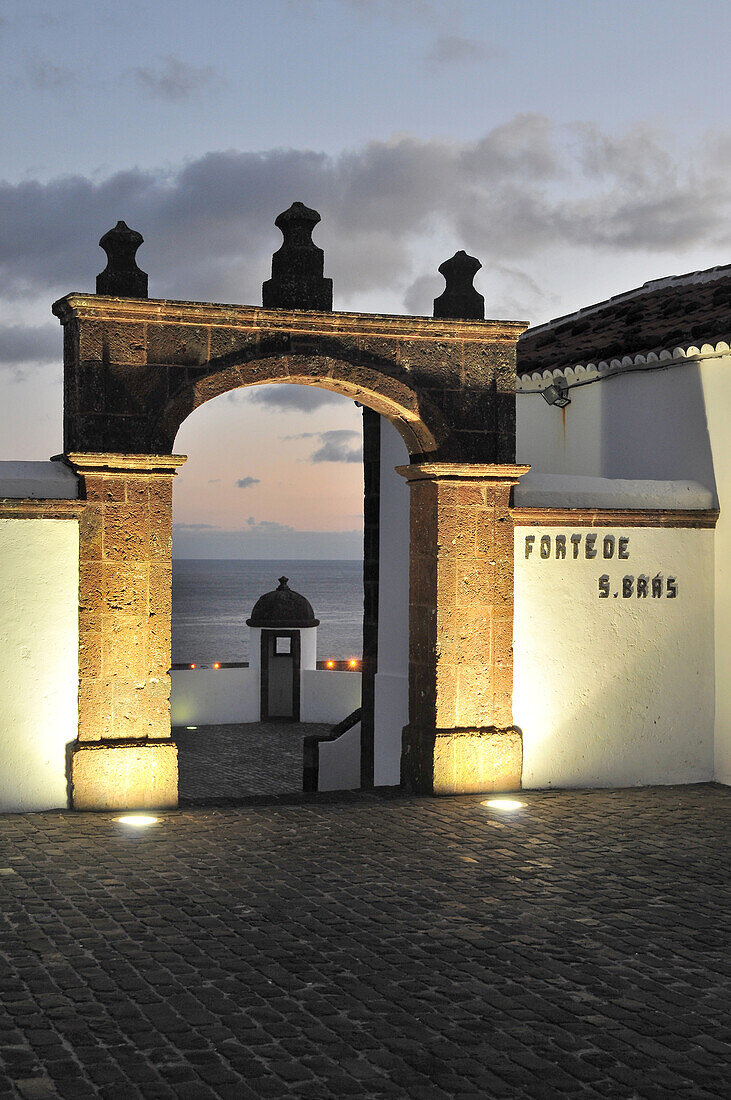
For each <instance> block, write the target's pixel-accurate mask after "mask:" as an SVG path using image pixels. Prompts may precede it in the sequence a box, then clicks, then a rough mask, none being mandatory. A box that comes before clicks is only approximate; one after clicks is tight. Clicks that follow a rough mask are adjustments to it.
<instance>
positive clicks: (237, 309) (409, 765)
mask: <svg viewBox="0 0 731 1100" xmlns="http://www.w3.org/2000/svg"><path fill="white" fill-rule="evenodd" d="M53 308H54V313H55V314H56V316H57V317H59V319H60V320H61V322H62V324H63V326H64V371H65V382H64V386H65V389H64V393H65V399H64V446H65V453H66V455H67V457H68V459H69V461H70V462H71V463H72V465H73V466H74V468H75V469H76V470H77V472H78V473H79V474H80V475H81V476H82V477H83V479H84V484H85V495H86V500H87V509H86V511H85V513H84V516H83V518H82V524H81V585H80V591H81V612H80V629H81V636H82V640H81V650H80V652H81V672H80V691H79V745H80V746H81V745H87V744H90V743H92V742H93V743H96V744H97V745H101V746H102V747H103V749H104V750H105V751H106V752H107V753H113V752H114V751H115V749H114V745H115V744H116V745H117V746H121V745H131V744H138V743H144V744H145V745H147V746H150V747H151V748H152V749H154V747H155V745H156V744H157V743H159V750H160V752H162V751H164V750H165V749H166V745H165V744H163V743H165V742H167V741H168V738H169V734H170V727H169V681H168V674H167V673H168V668H169V663H170V648H169V647H170V637H169V625H170V622H169V621H170V574H171V565H170V554H171V550H170V544H171V534H170V532H171V509H172V497H171V493H172V477H173V475H174V473H175V469H176V467H177V466H178V465H179V464H180V462H181V461H183V460H182V459H180V458H176V457H175V456H174V455H171V453H170V452H171V450H172V446H173V442H174V440H175V437H176V434H177V432H178V429H179V427H180V425H181V423H182V422H183V420H184V419H185V418H186V417H187V416H188V415H189V414H190V413H191V412H192V411H193V410H194V409H196V408H197V407H199V406H200V405H202V404H203V403H204V402H206V401H208V400H210V399H211V398H213V397H217V396H219V395H220V394H222V393H226V392H227V391H229V390H232V389H236V388H238V387H240V386H246V385H255V384H262V383H265V382H288V383H296V384H301V385H316V386H322V387H324V388H326V389H330V390H333V391H335V392H337V393H341V394H343V395H345V396H347V397H350V398H352V399H353V400H356V401H358V402H360V403H361V404H363V405H365V406H367V407H368V409H370V410H373V411H374V412H376V413H379V414H380V415H382V416H384V417H386V418H387V419H388V420H390V421H391V422H392V423H393V424H394V426H395V428H396V429H397V431H398V432H399V433H400V435H401V437H402V438H403V440H404V442H405V443H406V446H407V449H408V451H409V457H410V460H411V463H412V465H411V466H409V467H408V472H407V475H406V476H407V477H408V478H409V481H410V484H411V486H412V508H411V516H412V521H411V522H412V530H411V552H410V553H411V612H410V624H411V625H410V630H411V635H412V637H411V658H410V661H411V670H410V683H411V691H410V719H409V726H408V727H407V734H406V736H405V759H404V777H405V778H406V781H407V783H408V785H409V786H410V787H411V788H412V789H414V790H418V791H424V792H429V793H440V794H446V793H455V792H460V791H472V790H476V789H483V790H499V789H509V788H513V787H515V786H518V785H519V783H520V737H519V735H517V734H516V733H515V731H512V729H511V721H512V718H511V682H512V681H511V677H512V654H511V639H512V633H511V632H512V593H513V580H512V577H513V574H512V569H513V565H512V537H513V530H512V521H511V517H510V511H509V507H508V506H509V497H510V489H511V487H512V485H513V484H515V482H516V481H517V479H518V478H519V477H520V475H521V473H522V472H524V470H525V467H516V466H515V465H513V463H514V460H515V348H516V343H517V339H518V336H519V334H520V333H521V332H522V331H523V330H524V328H525V327H526V326H525V325H524V324H522V323H520V322H512V321H506V322H503V321H483V320H479V319H471V320H460V319H452V318H440V319H429V318H423V317H389V316H379V315H377V314H354V313H332V312H317V311H314V310H307V309H300V308H298V309H293V308H286V309H285V308H277V309H259V308H257V307H253V306H225V305H215V304H212V303H195V302H166V301H157V300H154V299H132V298H113V297H105V296H102V295H82V294H72V295H70V296H68V297H66V298H64V299H62V300H61V301H59V302H56V304H55V305H54V307H53ZM81 759H83V760H84V761H86V760H87V759H89V760H90V759H91V758H88V757H80V758H79V766H78V767H77V768H76V769H75V772H74V775H75V779H74V783H75V787H74V799H75V805H80V804H81V800H83V799H86V798H92V794H91V793H90V792H87V793H83V791H84V785H85V784H86V785H87V786H88V784H89V783H91V782H93V783H94V784H96V785H98V784H99V783H102V780H101V779H100V776H101V770H100V769H101V764H100V760H101V757H100V756H98V755H96V756H94V769H93V774H94V775H95V776H96V778H95V779H94V780H93V781H92V779H91V778H89V777H90V776H91V775H92V770H90V768H89V767H87V765H86V764H84V767H83V768H82V766H81ZM128 759H129V760H130V761H132V760H134V761H135V765H134V767H135V768H137V767H138V761H139V760H141V759H142V757H140V758H138V757H137V756H135V755H134V754H130V755H129V756H128ZM145 759H148V760H151V759H152V758H151V757H150V756H149V755H148V756H147V757H145ZM364 763H365V765H366V767H365V769H364V771H363V775H362V778H363V779H364V781H365V782H366V783H367V782H368V781H369V778H370V772H371V762H370V760H365V761H364ZM130 766H131V765H130ZM140 766H141V765H140ZM116 767H117V765H116V764H115V765H114V767H111V768H110V773H109V774H110V776H112V775H114V776H116V775H117V772H116V771H115V769H116ZM162 774H168V772H166V771H165V769H162ZM170 774H171V775H172V773H170ZM130 775H131V777H130V779H129V788H130V790H133V789H134V790H137V787H135V782H137V781H136V780H134V776H133V775H132V773H130ZM114 782H115V783H116V782H117V780H116V779H115V780H114ZM125 782H126V780H125ZM155 782H157V781H155ZM172 782H173V780H172V778H171V779H170V784H171V785H172ZM109 783H110V784H111V783H112V780H111V779H110V781H109ZM102 785H103V784H102ZM170 789H172V786H171V788H170ZM152 790H153V780H152V773H150V782H149V784H148V786H147V787H145V783H144V780H143V779H142V778H139V789H138V790H137V794H136V795H130V796H129V797H130V798H131V799H132V800H133V801H132V802H130V804H131V805H132V804H134V805H139V806H147V805H149V804H150V801H149V800H150V799H151V798H157V797H162V798H168V797H172V796H171V795H170V793H169V791H167V789H166V792H165V793H163V794H162V795H158V794H157V793H155V794H154V795H153V794H152V793H151V791H152ZM155 790H157V788H155ZM97 793H98V792H97ZM97 793H95V794H94V795H93V798H94V799H95V800H96V801H94V802H93V804H94V805H95V806H96V807H97V808H101V807H102V806H103V805H104V804H105V803H104V800H105V798H107V799H109V798H111V797H112V792H111V786H109V790H108V791H107V794H102V795H99V796H98V798H97ZM134 799H136V801H134ZM84 804H86V805H90V804H92V803H90V802H86V803H84ZM165 804H168V803H165ZM109 805H111V803H109ZM115 805H116V803H115Z"/></svg>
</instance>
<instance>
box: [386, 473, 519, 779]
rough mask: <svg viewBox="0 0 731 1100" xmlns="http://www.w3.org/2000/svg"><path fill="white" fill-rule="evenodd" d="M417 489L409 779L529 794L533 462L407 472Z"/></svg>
mask: <svg viewBox="0 0 731 1100" xmlns="http://www.w3.org/2000/svg"><path fill="white" fill-rule="evenodd" d="M397 469H398V472H399V473H400V474H402V475H403V476H404V477H405V478H407V480H408V482H409V488H410V490H411V536H410V537H411V554H410V557H411V566H410V569H411V574H410V596H409V616H410V624H409V633H410V643H409V648H410V652H409V724H408V726H406V727H405V729H404V738H403V754H402V779H403V782H404V784H405V786H406V787H407V788H408V789H410V790H414V791H419V792H422V793H429V794H431V793H433V794H465V793H469V792H474V791H509V790H515V789H517V788H519V787H520V780H521V768H522V737H521V733H520V730H517V729H515V728H514V727H513V725H512V721H513V714H512V702H513V699H512V696H513V520H512V516H511V512H510V491H511V489H512V487H513V485H515V484H517V482H518V480H519V479H520V477H521V476H522V475H523V474H524V473H526V472H527V471H528V469H529V467H528V466H515V465H472V464H468V463H465V464H460V465H452V464H447V463H440V462H434V463H424V464H419V465H413V466H400V467H397Z"/></svg>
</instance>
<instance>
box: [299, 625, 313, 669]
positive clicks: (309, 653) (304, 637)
mask: <svg viewBox="0 0 731 1100" xmlns="http://www.w3.org/2000/svg"><path fill="white" fill-rule="evenodd" d="M300 668H311V669H314V668H317V627H316V626H306V627H304V629H302V630H300Z"/></svg>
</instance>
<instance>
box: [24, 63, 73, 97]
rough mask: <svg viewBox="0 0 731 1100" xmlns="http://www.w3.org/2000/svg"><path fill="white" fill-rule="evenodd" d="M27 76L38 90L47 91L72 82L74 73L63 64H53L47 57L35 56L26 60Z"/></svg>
mask: <svg viewBox="0 0 731 1100" xmlns="http://www.w3.org/2000/svg"><path fill="white" fill-rule="evenodd" d="M28 78H29V80H30V82H31V84H32V85H33V87H34V88H36V89H37V90H38V91H40V92H47V91H56V90H57V89H59V88H67V87H69V85H71V84H74V83H75V81H76V74H75V73H74V71H73V70H72V69H67V68H66V67H65V66H63V65H54V63H53V62H52V61H49V60H48V59H47V58H40V57H37V58H33V60H32V61H29V62H28Z"/></svg>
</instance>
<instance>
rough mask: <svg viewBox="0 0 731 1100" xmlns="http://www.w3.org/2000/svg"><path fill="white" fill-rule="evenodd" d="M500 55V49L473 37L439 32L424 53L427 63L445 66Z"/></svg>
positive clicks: (439, 66) (472, 62)
mask: <svg viewBox="0 0 731 1100" xmlns="http://www.w3.org/2000/svg"><path fill="white" fill-rule="evenodd" d="M499 56H500V51H499V50H497V49H496V48H495V47H494V46H488V45H487V44H486V43H485V42H479V41H477V39H474V38H463V37H462V35H459V34H440V35H437V37H436V39H435V40H434V44H433V45H432V47H431V49H430V50H429V52H428V53H427V55H426V58H425V60H426V62H427V64H429V65H436V66H437V67H438V68H447V67H448V66H450V65H470V64H477V63H479V62H480V61H485V60H487V59H488V58H496V57H499Z"/></svg>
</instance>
